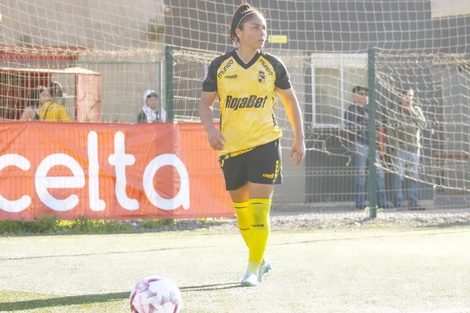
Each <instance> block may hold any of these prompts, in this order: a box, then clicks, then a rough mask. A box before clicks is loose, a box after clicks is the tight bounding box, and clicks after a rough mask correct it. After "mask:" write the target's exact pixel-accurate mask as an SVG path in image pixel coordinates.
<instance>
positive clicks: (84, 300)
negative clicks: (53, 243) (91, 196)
mask: <svg viewBox="0 0 470 313" xmlns="http://www.w3.org/2000/svg"><path fill="white" fill-rule="evenodd" d="M232 288H241V287H240V284H239V283H222V284H210V285H200V286H186V287H180V290H181V292H182V293H184V292H188V291H211V290H222V289H232ZM130 294H131V292H130V291H129V292H114V293H105V294H91V295H81V296H68V297H60V298H49V299H40V300H28V301H18V302H0V312H12V311H22V310H32V309H39V308H47V307H59V306H69V305H80V304H90V303H102V302H111V301H121V300H126V299H129V297H130Z"/></svg>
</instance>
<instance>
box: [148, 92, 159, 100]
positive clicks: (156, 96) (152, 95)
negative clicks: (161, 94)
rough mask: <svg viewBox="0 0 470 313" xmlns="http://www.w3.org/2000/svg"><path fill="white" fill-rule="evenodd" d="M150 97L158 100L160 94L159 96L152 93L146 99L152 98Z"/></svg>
mask: <svg viewBox="0 0 470 313" xmlns="http://www.w3.org/2000/svg"><path fill="white" fill-rule="evenodd" d="M150 97H155V98H157V99H158V94H157V93H156V92H151V93H149V94H148V96H147V98H146V99H148V98H150Z"/></svg>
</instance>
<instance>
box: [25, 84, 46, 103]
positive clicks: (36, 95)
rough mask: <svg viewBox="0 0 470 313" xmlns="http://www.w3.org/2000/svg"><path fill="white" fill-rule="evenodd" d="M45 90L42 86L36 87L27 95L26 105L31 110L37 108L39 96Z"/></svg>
mask: <svg viewBox="0 0 470 313" xmlns="http://www.w3.org/2000/svg"><path fill="white" fill-rule="evenodd" d="M44 90H46V87H44V86H37V87H36V88H34V90H33V91H31V93H30V95H29V100H28V105H29V106H30V107H32V108H37V107H39V95H40V94H41V92H43V91H44Z"/></svg>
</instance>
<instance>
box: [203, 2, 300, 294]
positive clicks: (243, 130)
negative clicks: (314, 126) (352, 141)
mask: <svg viewBox="0 0 470 313" xmlns="http://www.w3.org/2000/svg"><path fill="white" fill-rule="evenodd" d="M266 36H267V28H266V20H265V18H264V16H263V15H262V14H261V13H260V12H259V11H258V10H256V9H255V8H254V7H252V6H251V5H249V4H248V3H246V2H244V3H243V4H241V5H240V6H239V7H238V8H237V10H236V11H235V13H234V15H233V19H232V25H231V29H230V37H231V39H232V43H233V44H234V45H235V46H236V48H235V49H234V50H232V51H230V52H228V53H226V54H225V55H223V56H220V57H217V58H216V59H214V60H213V61H212V63H211V64H210V66H209V69H208V73H207V76H206V78H205V80H204V83H203V86H202V95H201V102H200V108H199V114H200V117H201V121H202V123H203V125H204V127H205V129H206V131H207V135H208V140H209V143H210V145H211V147H212V148H213V149H215V150H218V151H219V154H220V157H219V162H220V166H221V168H222V171H223V174H224V178H225V184H226V189H227V190H228V191H229V194H230V197H231V199H232V202H233V205H234V207H235V212H236V215H237V222H238V227H239V229H240V232H241V234H242V236H243V239H244V241H245V243H246V245H247V247H248V250H249V258H248V268H247V271H246V273H245V275H244V277H243V279H242V280H241V285H242V286H256V285H258V282H259V281H261V279H262V277H263V275H264V274H265V273H267V272H268V271H269V270H270V269H271V262H270V261H269V260H267V259H266V258H264V252H265V250H266V245H267V242H268V237H269V227H270V226H269V209H270V207H271V199H272V196H273V191H274V184H280V183H281V182H282V176H281V147H280V138H281V135H282V134H281V129H280V128H279V126H278V125H277V122H276V118H275V115H274V110H275V107H276V101H277V100H276V94H277V95H279V96H280V98H281V100H282V102H283V104H284V107H285V109H286V112H287V116H288V118H289V121H290V123H291V125H292V127H293V129H294V134H295V140H294V143H293V145H292V151H291V158H292V159H294V160H295V164H296V165H298V164H300V163H301V162H302V160H303V159H304V157H305V144H304V133H303V128H302V116H301V112H300V107H299V104H298V102H297V98H296V96H295V94H294V91H293V90H292V87H291V83H290V80H289V75H288V73H287V70H286V68H285V67H284V64H283V63H282V62H281V61H280V60H279V59H278V58H276V57H274V56H273V55H271V54H269V53H266V52H264V51H262V50H261V49H262V48H263V45H264V42H265V41H266ZM217 95H218V97H219V103H220V111H221V118H220V131H219V130H218V129H217V128H216V127H215V125H214V123H213V111H212V105H213V102H214V100H215V98H216V96H217Z"/></svg>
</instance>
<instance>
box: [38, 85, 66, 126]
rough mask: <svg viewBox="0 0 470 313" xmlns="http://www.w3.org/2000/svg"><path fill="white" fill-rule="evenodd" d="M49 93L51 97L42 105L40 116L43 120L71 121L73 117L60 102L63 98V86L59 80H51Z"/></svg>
mask: <svg viewBox="0 0 470 313" xmlns="http://www.w3.org/2000/svg"><path fill="white" fill-rule="evenodd" d="M49 94H50V96H51V98H50V99H49V101H47V102H46V103H45V104H44V105H43V106H42V107H41V110H40V111H39V118H40V119H41V120H42V121H58V122H71V121H72V119H71V118H70V115H69V114H68V113H67V110H65V107H64V106H63V105H62V104H59V102H61V98H62V86H61V85H60V84H59V83H58V82H51V84H50V85H49Z"/></svg>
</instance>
